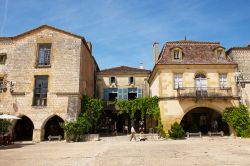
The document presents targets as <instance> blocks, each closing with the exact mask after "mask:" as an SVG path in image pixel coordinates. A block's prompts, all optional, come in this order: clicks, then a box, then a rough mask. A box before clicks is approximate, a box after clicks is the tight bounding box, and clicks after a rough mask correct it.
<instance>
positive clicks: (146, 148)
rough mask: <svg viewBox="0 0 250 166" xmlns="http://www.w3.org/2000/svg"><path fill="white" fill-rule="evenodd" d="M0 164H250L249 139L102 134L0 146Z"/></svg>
mask: <svg viewBox="0 0 250 166" xmlns="http://www.w3.org/2000/svg"><path fill="white" fill-rule="evenodd" d="M0 165H2V166H11V165H18V166H22V165H23V166H24V165H25V166H27V165H39V166H42V165H44V166H45V165H46V166H48V165H55V166H60V165H62V166H64V165H67V166H78V165H79V166H83V165H86V166H92V165H93V166H112V165H114V166H123V165H136V166H138V165H139V166H144V165H146V166H165V165H237V166H238V165H246V166H247V165H248V166H249V165H250V139H240V138H236V139H234V138H231V137H223V138H221V137H212V138H209V137H203V138H190V139H186V140H166V141H145V142H129V141H128V137H126V136H118V137H106V138H103V139H102V140H101V141H98V142H80V143H65V142H42V143H39V144H29V143H23V144H16V145H12V146H8V147H0Z"/></svg>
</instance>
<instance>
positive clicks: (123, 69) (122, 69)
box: [98, 66, 151, 74]
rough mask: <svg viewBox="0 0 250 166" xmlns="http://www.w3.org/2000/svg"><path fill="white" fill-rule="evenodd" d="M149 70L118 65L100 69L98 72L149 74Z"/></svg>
mask: <svg viewBox="0 0 250 166" xmlns="http://www.w3.org/2000/svg"><path fill="white" fill-rule="evenodd" d="M150 72H151V71H150V70H146V69H139V68H134V67H129V66H118V67H112V68H108V69H104V70H101V71H100V72H98V73H99V74H150Z"/></svg>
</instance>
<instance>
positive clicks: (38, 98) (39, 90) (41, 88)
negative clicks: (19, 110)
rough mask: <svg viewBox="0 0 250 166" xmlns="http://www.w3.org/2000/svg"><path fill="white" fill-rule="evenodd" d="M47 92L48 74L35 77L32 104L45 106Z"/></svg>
mask: <svg viewBox="0 0 250 166" xmlns="http://www.w3.org/2000/svg"><path fill="white" fill-rule="evenodd" d="M47 93H48V76H36V77H35V90H34V103H33V104H34V106H46V105H47Z"/></svg>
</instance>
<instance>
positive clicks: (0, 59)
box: [0, 54, 7, 64]
mask: <svg viewBox="0 0 250 166" xmlns="http://www.w3.org/2000/svg"><path fill="white" fill-rule="evenodd" d="M6 59H7V55H6V54H0V64H5V61H6Z"/></svg>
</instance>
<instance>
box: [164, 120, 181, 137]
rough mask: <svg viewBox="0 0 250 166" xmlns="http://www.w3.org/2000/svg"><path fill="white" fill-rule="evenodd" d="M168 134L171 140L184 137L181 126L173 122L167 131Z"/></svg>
mask: <svg viewBox="0 0 250 166" xmlns="http://www.w3.org/2000/svg"><path fill="white" fill-rule="evenodd" d="M168 134H169V136H170V137H171V138H174V139H176V138H183V137H184V135H185V131H184V130H183V128H182V126H181V125H180V124H179V123H177V122H175V123H174V124H172V125H171V129H170V130H168Z"/></svg>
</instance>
